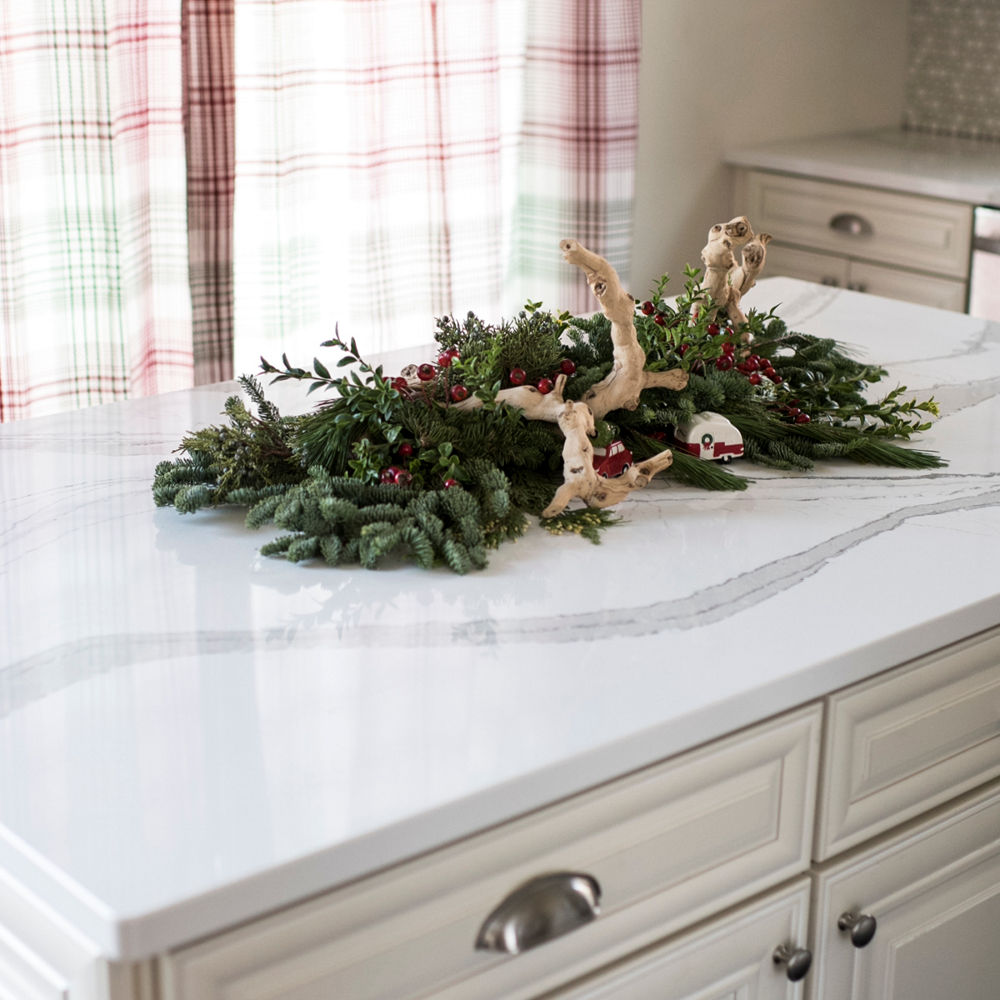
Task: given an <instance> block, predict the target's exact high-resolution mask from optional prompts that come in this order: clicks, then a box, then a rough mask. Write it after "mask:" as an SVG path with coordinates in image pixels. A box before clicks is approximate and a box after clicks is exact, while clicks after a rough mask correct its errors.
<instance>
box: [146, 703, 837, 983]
mask: <svg viewBox="0 0 1000 1000" xmlns="http://www.w3.org/2000/svg"><path fill="white" fill-rule="evenodd" d="M820 717H821V715H820V706H819V705H811V706H809V707H807V708H805V709H803V710H800V711H797V712H793V713H792V714H790V715H786V716H781V717H779V718H777V719H774V720H771V721H769V722H767V723H764V724H762V725H758V726H755V727H752V728H751V729H749V730H747V731H745V732H742V733H740V734H738V735H736V736H733V737H729V738H727V739H723V740H719V741H716V742H714V743H711V744H709V745H708V746H707V747H704V748H702V749H700V750H696V751H694V752H692V753H688V754H684V755H682V756H680V757H678V758H675V759H672V760H669V761H667V762H665V763H664V764H661V765H657V766H655V767H652V768H648V769H645V770H643V771H640V772H637V773H635V774H633V775H630V776H628V777H626V778H622V779H620V780H618V781H615V782H612V783H610V784H608V785H605V786H602V787H600V788H597V789H594V790H593V791H591V792H588V793H585V794H583V795H578V796H573V797H572V798H570V799H567V800H566V801H565V802H562V803H560V804H557V805H555V806H551V807H549V808H546V809H543V810H541V811H539V812H537V813H534V814H532V815H529V816H526V817H524V818H522V819H520V820H517V821H514V822H512V823H509V824H505V825H504V826H503V827H500V828H498V829H496V830H493V831H491V832H489V833H486V834H483V835H481V836H478V837H473V838H470V839H468V840H466V841H464V842H462V843H459V844H456V845H454V846H453V847H451V848H448V849H445V850H443V851H439V852H436V853H435V854H434V855H432V856H430V857H427V858H423V859H419V860H417V861H414V862H412V863H410V864H406V865H402V866H399V867H398V868H395V869H393V870H391V871H388V872H386V873H384V874H383V875H379V876H376V877H374V878H371V879H366V880H364V881H363V882H360V883H358V884H357V885H356V886H353V887H349V888H347V889H345V890H343V891H340V892H334V893H330V894H328V895H327V896H324V897H321V898H319V899H317V900H315V901H312V902H310V903H307V904H305V905H303V906H300V907H294V908H292V909H290V910H288V911H285V912H283V913H279V914H276V915H275V916H274V917H272V918H269V919H267V920H264V921H258V922H256V923H254V924H251V925H249V926H246V927H241V928H238V929H236V930H234V931H232V932H230V933H228V934H223V935H220V936H219V937H217V938H213V939H212V940H210V941H206V942H203V943H201V944H198V945H195V946H194V947H192V948H187V949H182V950H180V951H178V952H177V953H175V954H172V955H169V956H166V957H165V959H164V960H163V963H162V971H163V974H164V1000H223V998H225V1000H279V998H281V1000H291V998H296V1000H304V998H306V997H317V998H318V997H331V996H336V997H337V998H338V1000H383V998H392V1000H407V998H417V997H428V996H434V997H439V998H447V1000H469V998H473V997H490V998H500V997H504V998H529V997H536V996H539V995H540V994H542V993H544V992H545V991H547V990H550V989H555V988H558V987H560V986H562V985H563V984H565V983H567V982H569V981H571V980H573V979H577V978H580V977H582V976H585V975H586V974H588V973H590V972H592V971H594V970H596V969H599V968H601V967H602V966H605V965H608V964H609V963H611V962H614V961H617V960H619V959H621V958H622V957H624V956H627V955H628V954H630V953H632V952H634V951H636V950H637V949H638V948H642V947H644V946H646V945H649V944H652V943H654V942H656V941H658V940H662V939H663V938H664V937H666V936H667V935H669V934H671V933H674V932H676V931H680V930H683V929H684V928H686V927H689V926H690V925H691V924H692V923H693V922H695V921H698V920H700V919H703V918H705V917H708V916H710V915H712V914H714V913H718V912H720V911H721V910H725V909H726V908H727V906H730V905H733V904H735V903H739V902H741V901H742V900H745V899H748V898H750V897H751V896H753V895H754V894H756V893H759V892H761V891H764V890H767V889H770V888H772V887H774V886H776V885H779V884H781V883H782V882H783V881H786V880H787V879H789V878H790V877H793V876H795V875H801V874H802V873H803V872H805V871H806V870H807V868H808V864H809V849H810V845H811V841H812V828H813V815H814V810H815V788H816V767H817V765H818V757H819V734H820ZM572 874H579V875H582V876H584V877H586V878H590V879H593V880H594V882H595V885H596V887H597V893H598V894H599V900H597V911H598V912H597V913H596V914H595V913H593V912H587V911H586V910H579V909H576V910H575V909H574V907H576V906H577V904H579V903H580V901H579V900H578V899H574V898H571V897H566V898H563V897H561V896H560V895H559V893H560V892H562V891H563V890H564V889H565V891H566V892H567V893H568V892H569V891H570V890H571V888H572V886H571V884H570V881H569V877H568V876H570V875H572ZM553 875H557V876H558V875H563V876H564V877H563V881H562V882H561V883H560V882H559V881H558V879H557V880H555V886H554V887H549V886H547V891H546V893H545V894H544V895H539V894H535V895H532V894H531V893H530V892H528V893H525V892H524V891H523V890H524V887H525V886H531V885H538V884H539V881H538V880H542V879H546V878H548V877H551V876H553ZM507 900H512V902H510V903H509V905H508V909H507V911H506V913H505V915H504V921H505V923H504V924H503V925H502V927H503V930H502V931H501V932H500V933H499V934H497V935H496V943H497V944H507V943H509V942H510V941H511V940H513V939H514V938H516V936H517V934H518V933H519V932H520V931H525V932H526V933H527V934H528V935H529V937H530V938H531V940H537V939H539V938H550V939H549V940H547V941H546V942H545V943H544V944H539V945H537V946H535V947H532V948H525V949H524V950H521V951H520V952H519V953H509V952H505V951H503V950H484V949H483V948H477V947H476V943H477V939H479V937H480V930H481V928H482V927H483V925H484V923H485V922H486V920H487V918H488V917H489V916H490V915H491V912H492V911H494V910H495V909H497V908H498V907H500V906H501V904H503V903H504V902H505V901H507ZM584 902H586V901H584ZM547 925H548V926H547ZM549 927H551V933H549ZM560 930H563V931H566V933H559V931H560ZM786 937H787V935H786V934H785V933H784V932H782V933H781V935H780V936H779V937H777V938H776V939H775V940H774V941H773V942H772V943H771V945H770V949H771V951H773V949H774V948H775V947H776V946H778V945H780V944H782V943H784V942H785V939H786ZM798 940H799V942H800V943H801V940H802V938H801V937H799V938H798ZM769 953H770V952H769Z"/></svg>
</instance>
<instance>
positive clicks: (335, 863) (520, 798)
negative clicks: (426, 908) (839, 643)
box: [4, 597, 1000, 962]
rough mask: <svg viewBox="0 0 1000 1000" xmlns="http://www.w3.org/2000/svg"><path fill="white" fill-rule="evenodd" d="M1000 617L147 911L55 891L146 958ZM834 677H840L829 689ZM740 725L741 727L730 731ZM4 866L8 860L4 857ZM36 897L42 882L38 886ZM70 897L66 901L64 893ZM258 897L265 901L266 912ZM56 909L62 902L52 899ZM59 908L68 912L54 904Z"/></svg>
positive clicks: (988, 614)
mask: <svg viewBox="0 0 1000 1000" xmlns="http://www.w3.org/2000/svg"><path fill="white" fill-rule="evenodd" d="M998 621H1000V597H993V598H988V599H985V600H983V601H980V602H977V603H976V604H974V605H970V606H969V607H967V608H963V609H962V610H960V611H955V612H952V613H950V614H948V615H945V616H942V617H941V618H938V619H931V620H929V621H926V622H923V623H922V624H921V625H920V626H918V627H915V628H912V629H909V630H907V631H906V632H903V633H901V634H896V635H890V636H886V637H884V638H881V639H879V640H877V641H874V642H872V643H869V644H868V645H866V646H864V647H860V648H858V649H855V650H853V651H851V652H850V653H847V654H845V655H842V656H838V657H835V658H832V659H829V660H825V661H820V662H817V663H814V664H812V665H810V666H809V667H807V668H806V669H804V670H802V671H801V672H799V673H796V674H793V675H790V676H787V675H786V676H784V677H782V678H780V679H777V680H772V681H768V682H766V683H764V684H762V685H760V686H759V687H756V688H753V689H752V690H749V691H746V692H739V693H737V694H734V695H731V696H729V697H727V698H726V699H724V700H722V701H719V702H715V703H713V704H712V705H710V706H708V707H707V708H704V709H701V710H699V711H697V712H693V713H690V714H689V715H687V716H685V717H683V718H678V719H671V720H670V721H669V722H665V723H663V724H661V725H657V726H654V727H650V728H648V729H646V730H643V731H641V732H638V733H636V734H634V735H632V736H630V737H628V738H626V739H622V740H619V741H617V742H614V743H610V744H606V745H603V746H600V747H596V748H594V749H592V750H589V751H587V752H586V753H584V754H580V755H577V756H574V757H570V758H567V759H565V760H563V761H561V762H559V763H558V764H555V765H551V766H549V767H546V768H543V769H540V770H538V771H535V772H533V773H531V774H528V775H525V776H523V777H521V778H518V779H515V780H511V781H508V782H505V783H503V784H500V785H496V786H494V787H492V788H490V789H486V790H483V791H481V792H478V793H476V794H474V795H472V796H468V797H466V798H463V799H460V800H456V801H453V802H451V803H448V804H447V805H444V806H439V807H436V808H434V809H431V810H428V811H426V812H423V813H420V814H419V815H415V816H413V817H411V818H409V819H407V820H405V821H402V822H399V823H395V824H392V825H390V826H387V827H384V828H382V829H380V830H377V831H374V832H372V833H370V834H368V835H366V836H363V837H359V838H355V839H352V840H349V841H344V842H342V843H340V844H338V845H337V846H336V847H334V848H331V849H330V850H326V851H319V852H316V853H315V854H312V855H309V856H306V857H303V858H299V859H296V860H295V861H292V862H288V863H286V864H284V865H282V866H279V867H277V868H273V869H269V870H267V871H262V872H259V873H257V874H255V875H252V876H249V877H247V878H245V879H243V880H241V881H239V882H235V883H232V884H230V885H228V886H225V887H223V888H219V889H216V890H213V891H211V892H210V893H206V894H202V895H199V896H196V897H191V898H189V899H187V900H185V901H184V902H183V903H179V904H176V905H173V906H170V907H167V908H164V909H160V910H156V911H152V912H149V913H142V914H123V915H111V914H109V913H108V911H106V910H104V909H103V908H90V907H87V906H86V904H85V902H84V898H85V897H86V896H89V894H86V893H81V894H75V893H72V891H71V887H70V885H68V884H67V883H66V882H65V881H62V880H59V881H53V883H52V885H51V888H52V889H55V890H56V891H57V892H58V893H59V895H61V896H63V897H64V899H68V900H69V901H70V902H71V903H72V908H73V910H74V911H75V913H76V915H77V923H76V926H77V927H78V928H79V929H80V930H81V931H83V932H85V933H87V934H88V935H89V936H90V937H91V939H92V940H93V941H94V943H95V945H96V947H97V948H98V949H99V950H100V951H101V953H102V954H103V955H104V957H106V958H108V959H109V960H111V961H128V962H131V961H140V960H143V959H146V958H149V957H151V956H153V955H156V954H160V953H162V952H164V951H167V950H171V949H177V948H180V947H183V946H185V945H187V944H190V943H193V942H195V941H197V940H199V939H202V938H205V937H208V936H211V935H213V934H217V933H219V932H221V931H224V930H225V929H226V928H228V927H232V926H235V925H237V924H240V923H245V922H247V921H249V920H256V919H260V918H263V917H265V916H267V915H268V914H271V913H274V912H277V911H279V910H281V909H284V908H286V907H288V906H291V905H294V904H298V903H301V902H303V901H305V900H307V899H309V898H310V897H315V896H317V895H320V894H322V893H325V892H329V891H331V890H333V889H336V888H338V887H340V886H344V885H347V884H349V883H351V882H354V881H357V880H359V879H361V878H364V877H367V876H369V875H372V874H374V873H376V872H378V871H381V870H385V869H388V868H391V867H393V866H395V865H398V864H401V863H404V862H406V861H408V860H411V859H413V858H416V857H419V856H420V855H422V854H425V853H428V852H429V851H432V850H436V849H439V848H442V847H444V846H446V845H448V844H450V843H454V842H456V841H459V840H462V839H464V838H466V837H469V836H472V835H475V834H477V833H480V832H483V831H485V830H487V829H489V828H490V827H493V826H496V825H498V824H500V823H503V822H507V821H509V820H512V819H514V818H517V817H519V816H523V815H525V814H528V813H530V812H533V811H535V810H537V809H540V808H543V807H545V806H547V805H550V804H552V803H553V802H555V801H558V800H560V799H563V798H566V797H569V796H571V795H575V794H578V793H580V792H583V791H585V790H587V789H588V788H593V787H596V786H598V785H600V784H603V783H605V782H607V781H610V780H613V779H616V778H619V777H622V776H623V775H625V774H628V773H629V772H632V771H636V770H639V769H642V768H644V767H649V766H651V765H653V764H656V763H659V762H660V761H663V760H665V759H667V758H669V757H672V756H676V755H678V754H681V753H685V752H687V751H689V750H692V749H694V748H696V747H698V746H700V745H703V744H705V743H707V742H710V741H712V740H715V739H719V738H721V737H724V736H726V735H728V734H730V733H733V732H736V731H738V730H740V729H743V728H745V727H747V726H751V725H755V724H757V723H760V722H763V721H764V720H766V719H768V718H771V717H773V716H776V715H780V714H782V713H784V712H788V711H792V710H795V709H798V708H800V707H803V706H804V705H806V704H808V703H809V702H812V701H816V700H818V699H820V698H822V697H824V696H826V695H828V694H831V693H833V692H834V691H836V690H839V689H840V688H842V687H846V686H848V685H850V684H854V683H857V682H859V681H863V680H867V679H869V678H871V677H873V676H875V675H876V674H879V673H883V672H885V671H886V670H890V669H893V668H895V667H898V666H901V665H903V664H905V663H907V662H909V661H912V660H915V659H918V658H920V657H923V656H926V655H928V654H931V653H933V652H935V651H936V650H939V649H942V648H943V647H945V646H948V645H951V644H953V643H956V642H960V641H962V640H965V639H969V638H971V637H973V636H975V635H976V634H978V633H980V632H983V631H986V630H988V629H990V628H993V627H995V626H996V624H997V622H998ZM831 675H835V680H834V681H833V682H832V683H831V680H830V678H831ZM734 723H735V724H734ZM6 860H7V859H4V861H6ZM34 892H35V893H36V894H37V892H38V889H37V887H36V888H35V889H34ZM67 894H68V895H67ZM261 900H266V905H265V906H263V907H262V906H261ZM47 902H48V903H49V905H53V903H54V902H55V901H54V900H53V899H52V898H49V899H48V900H47ZM59 909H60V910H62V912H66V911H65V909H64V908H63V907H62V906H60V907H59Z"/></svg>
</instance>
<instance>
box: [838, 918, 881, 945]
mask: <svg viewBox="0 0 1000 1000" xmlns="http://www.w3.org/2000/svg"><path fill="white" fill-rule="evenodd" d="M837 926H838V927H839V928H840V929H841V930H842V931H850V933H851V944H853V945H854V947H855V948H864V946H865V945H866V944H868V942H869V941H871V939H872V938H873V937H875V930H876V928H877V927H878V921H877V920H876V919H875V918H874V917H873V916H872V915H871V914H870V913H841V915H840V917H839V918H838V919H837Z"/></svg>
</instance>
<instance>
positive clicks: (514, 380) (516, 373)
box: [510, 368, 528, 385]
mask: <svg viewBox="0 0 1000 1000" xmlns="http://www.w3.org/2000/svg"><path fill="white" fill-rule="evenodd" d="M527 377H528V375H527V373H526V372H525V370H524V369H523V368H511V370H510V381H511V384H512V385H524V380H525V379H526V378H527Z"/></svg>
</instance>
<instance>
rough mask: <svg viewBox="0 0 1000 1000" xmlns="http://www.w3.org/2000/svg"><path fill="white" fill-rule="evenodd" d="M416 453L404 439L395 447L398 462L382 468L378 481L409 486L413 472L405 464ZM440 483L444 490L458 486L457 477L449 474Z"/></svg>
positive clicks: (389, 484) (388, 484)
mask: <svg viewBox="0 0 1000 1000" xmlns="http://www.w3.org/2000/svg"><path fill="white" fill-rule="evenodd" d="M416 453H417V449H416V448H415V447H414V446H413V445H412V444H410V442H409V441H404V442H403V443H402V444H401V445H400V446H399V447H398V448H397V449H396V461H397V462H398V463H399V464H398V465H387V466H386V467H385V468H384V469H382V470H381V471H380V472H379V476H378V478H379V482H381V483H384V484H385V485H387V486H410V485H411V484H412V483H413V473H412V472H410V470H409V469H408V468H407V467H406V465H407V464H409V463H410V460H411V459H412V458H413V457H414V456H415V455H416ZM404 463H405V464H404ZM441 485H442V486H443V487H444V488H445V489H446V490H450V489H451V488H452V487H453V486H458V485H459V482H458V480H457V479H455V478H453V477H452V476H449V477H448V478H447V479H444V480H442V481H441Z"/></svg>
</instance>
